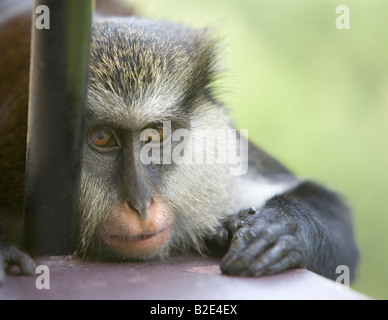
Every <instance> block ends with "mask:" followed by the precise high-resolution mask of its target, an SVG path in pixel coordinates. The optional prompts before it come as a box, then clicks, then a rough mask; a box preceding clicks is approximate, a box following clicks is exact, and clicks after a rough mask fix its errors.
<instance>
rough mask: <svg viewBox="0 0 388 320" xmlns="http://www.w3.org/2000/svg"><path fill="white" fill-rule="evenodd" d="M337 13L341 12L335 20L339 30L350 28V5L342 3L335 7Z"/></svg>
mask: <svg viewBox="0 0 388 320" xmlns="http://www.w3.org/2000/svg"><path fill="white" fill-rule="evenodd" d="M335 13H337V14H339V16H338V17H337V19H336V21H335V26H336V28H337V29H338V30H344V29H345V30H349V29H350V9H349V7H348V6H345V5H340V6H338V7H337V8H336V9H335Z"/></svg>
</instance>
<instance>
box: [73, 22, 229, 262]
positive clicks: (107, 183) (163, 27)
mask: <svg viewBox="0 0 388 320" xmlns="http://www.w3.org/2000/svg"><path fill="white" fill-rule="evenodd" d="M213 49H214V43H213V42H212V41H210V40H209V39H208V38H207V36H206V35H205V34H204V33H203V32H198V31H192V30H189V29H186V28H183V27H180V26H177V25H174V24H170V23H164V22H152V21H147V20H141V19H136V18H129V19H128V18H127V19H110V20H103V21H100V22H98V23H95V24H94V25H93V29H92V42H91V57H90V76H89V92H88V107H87V115H86V135H85V148H84V164H83V171H82V185H81V207H80V211H81V234H80V247H79V251H80V253H81V254H82V255H85V256H91V257H95V258H109V259H110V258H114V259H136V260H139V259H140V260H143V259H149V258H153V257H161V256H165V255H166V254H168V253H169V252H170V251H171V250H172V249H178V250H185V249H187V248H195V249H197V250H201V247H202V241H203V238H204V237H205V236H206V235H207V234H209V233H211V232H213V231H214V229H215V227H216V226H217V224H218V221H219V219H220V218H221V217H223V216H225V215H227V214H229V213H231V212H232V210H233V208H232V206H231V201H232V197H231V196H230V194H231V192H233V190H232V187H231V186H232V183H231V177H230V176H229V175H228V168H227V166H225V165H208V166H201V165H196V164H186V165H182V164H181V165H178V164H176V163H174V162H173V161H172V162H171V161H165V159H166V158H165V157H166V156H167V159H168V158H169V157H168V156H169V155H171V150H172V149H173V148H174V146H176V144H178V143H179V142H177V141H175V142H172V144H171V140H172V139H171V137H172V135H173V134H174V132H177V130H178V129H180V130H182V129H184V130H186V131H187V132H191V133H192V132H193V128H195V129H201V128H204V129H208V128H214V127H217V128H218V129H220V128H225V129H226V128H228V127H229V121H228V118H227V116H226V115H225V112H224V110H223V108H221V107H219V106H218V105H217V104H216V102H215V100H214V98H212V96H211V91H210V87H209V86H210V83H211V78H212V75H213V73H214V70H213V69H214V68H213V63H214V57H213V54H214V52H213V51H214V50H213ZM166 124H168V126H167V127H168V128H167V129H166ZM203 138H205V139H206V137H202V136H198V134H197V136H195V134H193V137H192V139H193V140H195V139H197V140H200V139H203ZM169 143H170V144H169ZM150 147H155V148H154V149H152V150H159V151H158V153H157V154H158V155H157V157H158V158H159V159H160V161H159V162H158V161H157V159H156V161H151V162H150V161H147V157H148V156H149V154H150V153H153V152H154V151H150V150H151V148H150ZM185 152H188V153H195V152H196V150H195V148H194V147H193V146H192V145H191V143H190V142H189V143H187V145H186V148H185ZM154 155H155V154H153V156H154ZM144 159H146V160H144ZM154 160H155V159H154Z"/></svg>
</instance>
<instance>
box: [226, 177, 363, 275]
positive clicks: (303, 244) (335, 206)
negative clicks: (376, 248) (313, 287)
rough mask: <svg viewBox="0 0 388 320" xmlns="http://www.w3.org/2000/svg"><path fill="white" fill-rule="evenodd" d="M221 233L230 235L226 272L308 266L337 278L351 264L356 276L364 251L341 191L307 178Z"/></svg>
mask: <svg viewBox="0 0 388 320" xmlns="http://www.w3.org/2000/svg"><path fill="white" fill-rule="evenodd" d="M225 227H226V229H220V230H219V234H220V237H223V239H226V238H227V237H226V233H229V239H230V247H229V251H228V252H227V254H226V255H225V257H224V258H223V260H222V264H221V268H222V271H223V272H224V273H226V274H231V275H243V276H260V275H266V274H274V273H278V272H282V271H285V270H287V269H290V268H299V267H304V268H307V269H309V270H311V271H313V272H316V273H318V274H321V275H323V276H325V277H328V278H331V279H334V278H335V277H336V273H335V271H336V268H337V266H339V265H346V266H348V267H349V269H350V270H351V278H354V273H355V268H356V265H357V262H358V257H359V254H358V249H357V247H356V244H355V242H354V239H353V230H352V223H351V219H350V215H349V212H348V209H347V208H346V206H345V205H344V204H343V203H342V202H341V200H340V199H339V198H338V196H337V195H336V194H334V193H333V192H330V191H328V190H326V189H324V188H322V187H320V186H318V185H316V184H313V183H310V182H304V183H301V184H300V185H298V186H297V187H295V188H294V189H292V190H291V191H288V192H286V193H283V194H281V195H277V196H274V197H273V198H271V199H270V200H268V201H267V202H266V203H265V205H264V206H263V207H262V208H261V209H260V210H257V211H256V212H255V210H245V211H242V212H240V213H239V214H237V215H234V216H231V217H229V219H228V220H227V221H226V223H225Z"/></svg>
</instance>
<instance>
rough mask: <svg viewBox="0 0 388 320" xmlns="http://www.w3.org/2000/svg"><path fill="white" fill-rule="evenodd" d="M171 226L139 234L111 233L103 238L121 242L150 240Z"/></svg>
mask: <svg viewBox="0 0 388 320" xmlns="http://www.w3.org/2000/svg"><path fill="white" fill-rule="evenodd" d="M169 228H170V227H165V228H163V229H161V230H158V231H156V232H150V233H144V234H139V235H129V236H128V235H117V234H111V235H108V236H103V240H104V241H105V240H106V241H108V242H109V241H119V242H140V241H143V240H148V239H152V238H155V237H157V236H159V235H161V234H162V233H164V232H166V231H167V230H168V229H169Z"/></svg>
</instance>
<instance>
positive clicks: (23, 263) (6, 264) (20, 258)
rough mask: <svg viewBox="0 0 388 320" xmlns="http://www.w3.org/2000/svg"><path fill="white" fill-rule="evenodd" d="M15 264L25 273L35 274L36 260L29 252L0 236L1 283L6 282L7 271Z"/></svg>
mask: <svg viewBox="0 0 388 320" xmlns="http://www.w3.org/2000/svg"><path fill="white" fill-rule="evenodd" d="M13 265H17V266H18V267H19V268H20V273H21V274H23V275H33V274H35V269H36V265H35V263H34V261H33V260H32V259H31V258H30V257H29V256H28V255H27V254H25V253H23V252H21V251H20V250H19V249H18V248H16V247H15V246H13V245H10V244H8V243H6V242H5V241H4V240H3V239H1V237H0V285H2V284H3V283H4V280H5V271H6V270H9V269H10V268H11V267H12V266H13Z"/></svg>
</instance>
